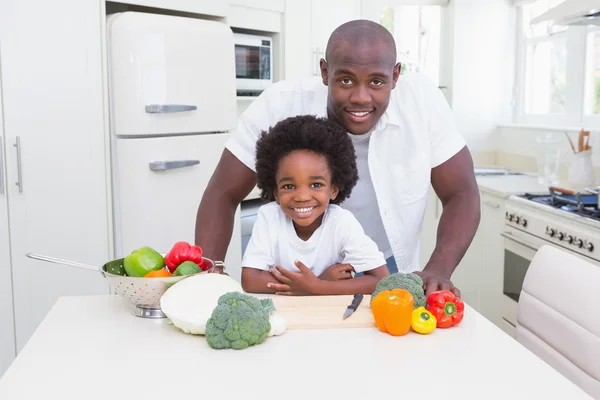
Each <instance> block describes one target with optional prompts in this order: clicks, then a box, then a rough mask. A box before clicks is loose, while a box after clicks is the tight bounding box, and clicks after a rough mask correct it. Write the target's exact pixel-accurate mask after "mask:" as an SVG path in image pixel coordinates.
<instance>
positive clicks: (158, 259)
mask: <svg viewBox="0 0 600 400" xmlns="http://www.w3.org/2000/svg"><path fill="white" fill-rule="evenodd" d="M164 267H165V260H164V258H163V256H161V255H160V254H159V253H158V252H157V251H156V250H154V249H152V248H150V247H148V246H143V247H141V248H139V249H137V250H134V251H132V252H131V254H129V255H128V256H127V257H125V259H124V260H123V268H125V272H126V273H127V275H128V276H135V277H142V276H144V275H146V274H147V273H148V272H150V271H156V270H159V269H161V268H164Z"/></svg>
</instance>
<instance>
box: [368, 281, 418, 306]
mask: <svg viewBox="0 0 600 400" xmlns="http://www.w3.org/2000/svg"><path fill="white" fill-rule="evenodd" d="M392 289H406V290H408V291H409V292H410V294H412V296H413V298H414V299H415V303H414V306H413V309H414V308H418V307H425V303H426V297H425V290H423V280H422V279H421V277H420V276H419V275H416V274H412V273H411V274H405V273H403V272H396V273H395V274H391V275H389V276H386V277H385V278H383V279H381V280H380V281H379V283H377V286H376V287H375V291H374V292H373V294H372V295H371V302H373V299H374V298H375V296H377V295H378V294H379V293H380V292H383V291H384V290H392Z"/></svg>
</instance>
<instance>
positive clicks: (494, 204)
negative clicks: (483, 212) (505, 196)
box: [483, 201, 500, 208]
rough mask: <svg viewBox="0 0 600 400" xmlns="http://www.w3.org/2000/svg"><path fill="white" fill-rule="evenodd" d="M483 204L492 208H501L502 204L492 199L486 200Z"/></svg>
mask: <svg viewBox="0 0 600 400" xmlns="http://www.w3.org/2000/svg"><path fill="white" fill-rule="evenodd" d="M483 204H485V205H486V206H490V207H492V208H500V204H496V203H492V202H491V201H484V202H483Z"/></svg>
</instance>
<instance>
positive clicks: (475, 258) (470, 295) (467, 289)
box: [419, 189, 505, 326]
mask: <svg viewBox="0 0 600 400" xmlns="http://www.w3.org/2000/svg"><path fill="white" fill-rule="evenodd" d="M480 201H481V220H480V222H479V227H478V229H477V232H476V233H475V236H474V238H473V241H472V242H471V246H469V249H468V250H467V252H466V253H465V255H464V257H463V259H462V260H461V262H460V264H459V265H458V266H457V267H456V270H455V271H454V273H453V274H452V283H453V284H454V285H456V286H457V287H458V288H459V289H460V290H461V294H462V298H463V300H464V301H465V302H467V303H468V304H469V305H470V306H471V307H473V308H474V309H475V310H477V311H479V312H480V313H481V314H482V315H484V316H485V317H486V318H488V319H489V320H490V321H492V322H493V323H495V324H496V325H498V326H501V322H502V317H501V306H500V304H501V297H502V281H503V268H504V245H503V240H502V237H501V236H500V234H501V233H502V228H503V226H504V212H505V211H504V198H503V197H501V196H495V195H492V194H490V193H487V192H485V191H480ZM441 213H442V205H441V203H440V201H439V199H438V198H437V195H436V194H435V192H434V191H433V189H431V190H430V193H429V199H428V205H427V209H426V211H425V217H424V219H423V227H422V231H421V243H420V255H419V257H420V261H421V265H422V266H425V264H426V263H427V262H428V261H429V258H430V257H431V254H432V253H433V250H434V248H435V244H436V236H437V228H438V224H439V218H440V217H441Z"/></svg>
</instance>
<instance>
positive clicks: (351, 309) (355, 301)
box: [343, 293, 364, 319]
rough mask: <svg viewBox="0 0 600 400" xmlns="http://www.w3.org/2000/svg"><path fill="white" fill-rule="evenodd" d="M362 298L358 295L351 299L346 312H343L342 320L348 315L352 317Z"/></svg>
mask: <svg viewBox="0 0 600 400" xmlns="http://www.w3.org/2000/svg"><path fill="white" fill-rule="evenodd" d="M363 297H364V296H363V295H362V294H360V293H358V294H355V295H354V298H353V299H352V303H351V304H350V305H349V306H348V308H346V311H344V318H343V319H346V318H348V317H349V316H350V315H352V313H353V312H354V311H356V309H357V308H358V306H359V305H360V302H361V301H362V299H363Z"/></svg>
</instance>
